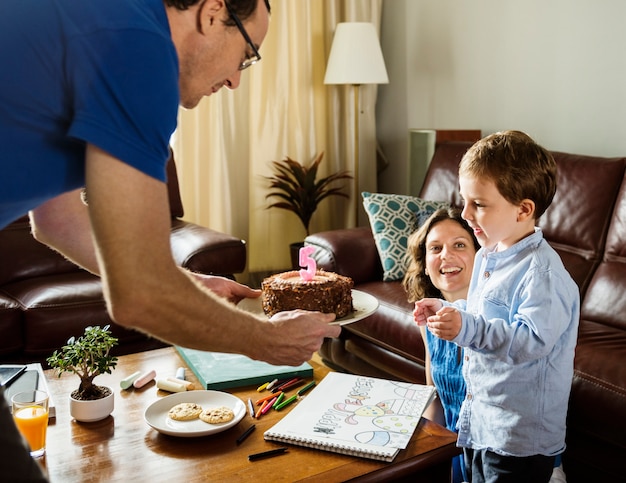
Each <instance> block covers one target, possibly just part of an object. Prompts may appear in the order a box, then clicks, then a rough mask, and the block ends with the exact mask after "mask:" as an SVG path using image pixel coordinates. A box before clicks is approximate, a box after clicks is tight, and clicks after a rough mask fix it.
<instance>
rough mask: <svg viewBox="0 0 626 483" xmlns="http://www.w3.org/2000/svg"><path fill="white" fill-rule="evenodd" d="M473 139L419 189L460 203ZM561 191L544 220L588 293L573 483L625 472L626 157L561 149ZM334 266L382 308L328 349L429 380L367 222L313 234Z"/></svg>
mask: <svg viewBox="0 0 626 483" xmlns="http://www.w3.org/2000/svg"><path fill="white" fill-rule="evenodd" d="M470 145H471V143H445V144H441V145H440V146H439V147H438V148H437V150H436V152H435V155H434V158H433V160H432V162H431V165H430V167H429V170H428V173H427V177H426V180H425V183H424V186H423V188H422V191H421V193H420V197H421V198H422V199H425V200H433V201H448V202H451V203H452V204H454V205H456V206H461V200H460V197H459V195H458V191H457V186H458V185H457V183H458V180H457V167H458V162H459V161H460V159H461V156H462V155H463V153H464V152H465V151H466V150H467V148H468V147H469V146H470ZM553 154H554V156H555V158H556V161H557V164H558V191H557V194H556V196H555V199H554V202H553V204H552V205H551V206H550V208H549V209H548V211H547V212H546V213H545V214H544V216H543V217H542V218H541V220H540V223H539V225H540V226H541V228H542V229H543V232H544V235H545V237H546V239H547V240H548V241H549V242H550V244H551V245H552V246H553V247H554V248H555V249H556V250H557V251H558V253H559V254H560V256H561V257H562V259H563V262H564V263H565V266H566V267H567V269H568V270H569V272H570V274H571V275H572V277H573V278H574V280H575V281H576V282H577V283H578V286H579V287H580V293H581V320H580V327H579V336H578V344H577V348H576V357H575V363H574V364H575V374H574V380H573V385H572V393H571V397H570V404H569V411H568V429H567V449H566V451H565V453H564V457H563V459H564V469H565V472H566V474H567V479H568V481H569V482H572V483H575V482H590V481H624V480H625V479H626V297H625V296H624V294H625V293H626V180H625V178H624V173H625V169H626V158H611V159H608V158H600V157H594V156H581V155H575V154H566V153H558V152H555V153H553ZM305 243H306V244H307V245H313V246H315V247H316V248H317V251H316V254H315V258H316V259H317V262H318V265H319V266H320V267H321V268H324V269H326V270H331V271H335V272H338V273H341V274H343V275H348V276H350V277H352V278H353V279H354V282H355V288H356V289H358V290H362V291H364V292H367V293H370V294H372V295H374V296H376V297H377V298H378V299H379V301H380V307H379V309H378V311H377V312H376V313H375V314H373V315H372V316H370V317H368V318H366V319H364V320H362V321H359V322H356V323H354V324H350V325H346V326H344V327H343V331H342V334H341V337H340V338H338V339H327V340H326V341H325V342H324V345H323V346H322V348H321V350H320V355H321V357H322V359H323V360H324V361H325V362H326V363H327V364H329V365H330V366H332V367H334V368H336V369H338V370H343V371H347V372H352V373H360V374H367V375H371V376H378V377H387V378H396V379H401V380H406V381H414V382H420V383H424V381H425V379H424V347H423V343H422V340H421V337H420V332H419V330H418V329H417V327H416V326H415V324H414V322H413V320H412V314H411V312H412V305H411V304H409V303H408V302H407V299H406V295H405V292H404V290H403V288H402V286H401V283H400V282H383V281H382V267H381V262H380V258H379V256H378V252H377V249H376V246H375V244H374V239H373V237H372V232H371V230H370V229H369V227H359V228H352V229H343V230H334V231H328V232H323V233H317V234H313V235H310V236H309V237H307V238H306V240H305Z"/></svg>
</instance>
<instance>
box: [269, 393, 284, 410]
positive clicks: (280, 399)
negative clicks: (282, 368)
mask: <svg viewBox="0 0 626 483" xmlns="http://www.w3.org/2000/svg"><path fill="white" fill-rule="evenodd" d="M284 397H285V393H284V392H281V393H280V394H279V395H278V397H277V398H276V402H274V405H273V406H272V407H273V408H274V409H276V407H277V406H278V405H279V404H280V403H281V402H283V399H284Z"/></svg>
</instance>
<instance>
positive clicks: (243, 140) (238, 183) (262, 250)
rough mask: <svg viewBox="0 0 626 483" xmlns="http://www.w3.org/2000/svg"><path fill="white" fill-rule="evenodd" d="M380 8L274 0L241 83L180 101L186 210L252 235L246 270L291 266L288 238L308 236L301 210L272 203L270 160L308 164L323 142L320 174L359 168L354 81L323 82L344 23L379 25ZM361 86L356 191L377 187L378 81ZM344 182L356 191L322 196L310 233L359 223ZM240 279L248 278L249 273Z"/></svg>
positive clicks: (358, 0)
mask: <svg viewBox="0 0 626 483" xmlns="http://www.w3.org/2000/svg"><path fill="white" fill-rule="evenodd" d="M381 8H382V0H351V1H349V0H345V1H342V0H325V1H320V0H297V1H295V0H273V1H272V14H271V20H270V29H269V32H268V35H267V37H266V38H265V41H264V42H263V45H262V47H261V55H262V57H263V59H262V61H261V62H260V63H259V64H257V65H254V66H253V67H251V68H250V69H248V70H246V71H245V73H243V75H242V80H241V84H240V86H239V88H238V89H237V90H235V91H228V90H226V89H222V90H221V91H220V92H218V93H217V94H215V95H213V96H211V97H210V98H207V99H204V100H203V101H202V102H201V103H200V105H199V106H198V107H197V108H195V109H194V110H191V111H185V110H182V109H181V111H180V114H179V124H178V129H177V131H176V133H175V134H174V136H173V138H172V147H173V149H174V152H175V156H176V160H177V166H178V171H179V177H180V186H181V192H182V196H183V203H184V206H185V219H187V220H190V221H193V222H195V223H199V224H201V225H205V226H209V227H211V228H214V229H216V230H220V231H223V232H226V233H231V234H233V235H235V236H237V237H240V238H242V239H244V240H246V241H247V244H248V245H247V247H248V272H275V271H279V270H284V269H288V268H290V260H289V244H290V243H294V242H299V241H302V240H303V238H304V236H305V231H304V228H303V227H302V225H301V223H300V221H299V219H298V218H297V217H296V215H294V214H293V213H290V212H287V211H285V210H279V209H271V210H268V209H266V206H267V200H266V199H265V195H266V194H267V191H268V189H267V181H266V180H265V179H264V178H263V177H264V176H268V175H270V174H271V167H270V163H271V161H273V160H279V159H284V158H285V156H289V157H291V158H293V159H295V160H298V161H300V162H302V163H308V162H310V161H311V159H313V158H314V157H315V155H316V154H317V153H319V152H321V151H324V153H325V155H324V160H323V161H322V164H321V166H320V170H321V172H320V176H326V175H327V174H329V173H330V172H335V171H339V170H349V171H351V172H353V171H354V121H353V120H354V115H355V111H354V98H353V94H352V92H353V91H352V86H330V85H329V86H326V85H324V74H325V70H326V60H327V58H328V53H329V51H330V46H331V43H332V39H333V33H334V29H335V25H336V24H337V23H338V22H346V21H355V22H372V23H374V24H375V25H376V26H379V25H380V15H381ZM360 89H361V90H360V104H361V113H360V118H359V119H360V129H359V131H360V137H359V139H360V141H359V146H360V149H359V152H360V154H359V159H360V162H359V166H360V168H359V171H360V176H359V178H360V190H361V191H364V190H367V191H375V190H376V159H375V152H376V135H375V122H374V108H375V102H376V86H374V85H364V86H361V88H360ZM345 191H346V193H348V194H350V196H351V199H350V200H346V199H345V198H341V197H334V198H329V199H326V200H324V201H323V202H322V203H321V204H320V206H319V208H318V210H317V211H316V213H315V214H314V216H313V219H312V221H311V227H310V228H311V232H312V233H314V232H316V231H322V230H330V229H335V228H340V227H348V226H354V225H355V224H356V223H359V222H357V221H355V210H354V207H355V205H354V198H353V197H354V195H355V194H354V192H353V185H352V183H349V182H348V183H346V186H345ZM358 200H359V204H360V202H361V200H360V195H359V197H358ZM364 223H367V221H366V220H365V217H364V215H363V214H361V215H360V224H364ZM239 280H240V281H242V282H244V283H248V280H247V277H246V276H245V275H244V276H243V277H240V278H239Z"/></svg>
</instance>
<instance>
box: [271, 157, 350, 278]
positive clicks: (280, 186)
mask: <svg viewBox="0 0 626 483" xmlns="http://www.w3.org/2000/svg"><path fill="white" fill-rule="evenodd" d="M323 157H324V152H321V153H320V154H318V155H317V156H316V157H315V158H314V159H313V160H312V161H311V163H310V164H309V165H308V166H304V165H302V164H301V163H299V162H298V161H294V160H293V159H291V158H290V157H289V156H287V157H286V158H285V159H283V160H281V161H273V162H272V168H273V171H274V174H273V175H272V176H266V177H265V178H266V179H267V180H269V182H270V185H269V188H270V192H269V193H268V194H267V195H266V196H265V198H266V199H268V198H272V199H273V200H274V201H272V202H271V203H270V204H269V205H268V207H267V208H280V209H283V210H288V211H291V212H293V213H295V214H296V216H297V217H298V218H299V219H300V221H301V222H302V226H303V227H304V231H305V233H306V235H309V224H310V222H311V217H312V216H313V214H314V213H315V211H316V210H317V207H318V205H319V203H320V202H321V201H322V200H324V199H325V198H328V197H329V196H343V197H345V198H348V195H347V194H346V193H344V192H343V191H342V189H343V185H339V186H338V185H336V183H337V182H338V181H340V180H342V179H352V175H350V174H349V172H348V171H340V172H337V173H333V174H330V175H328V176H326V177H325V178H321V179H317V171H318V168H319V165H320V163H321V162H322V158H323ZM303 244H304V243H303V242H298V243H292V244H291V260H292V264H293V266H294V267H297V266H298V250H299V248H300V247H301V246H302V245H303Z"/></svg>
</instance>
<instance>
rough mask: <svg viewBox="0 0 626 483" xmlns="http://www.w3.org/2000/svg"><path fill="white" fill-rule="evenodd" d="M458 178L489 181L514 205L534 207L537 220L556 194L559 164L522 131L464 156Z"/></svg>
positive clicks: (487, 141) (500, 135)
mask: <svg viewBox="0 0 626 483" xmlns="http://www.w3.org/2000/svg"><path fill="white" fill-rule="evenodd" d="M459 175H463V176H468V177H471V178H487V179H489V180H491V181H493V182H494V183H495V185H496V188H498V191H499V192H500V194H501V195H502V196H503V197H504V198H505V199H506V200H507V201H508V202H509V203H512V204H514V205H517V204H519V203H520V202H521V201H522V200H524V199H530V200H532V201H534V203H535V216H534V218H535V220H538V219H539V217H540V216H541V215H543V214H544V212H545V211H546V209H547V208H548V206H550V203H552V199H553V198H554V194H555V193H556V176H557V170H556V162H555V161H554V158H553V157H552V154H550V152H549V151H548V150H547V149H545V148H543V147H541V146H540V145H539V144H537V143H536V142H535V141H534V140H533V139H532V138H531V137H530V136H528V135H527V134H525V133H523V132H520V131H504V132H497V133H495V134H491V135H489V136H487V137H485V138H483V139H481V140H480V141H478V142H476V143H475V144H474V145H473V146H472V147H471V148H469V149H468V151H467V152H466V153H465V155H464V156H463V159H462V160H461V164H460V165H459Z"/></svg>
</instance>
